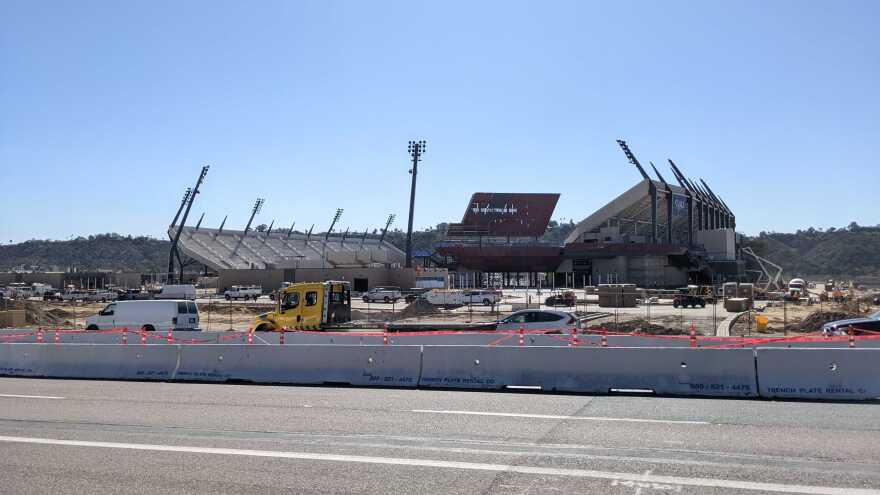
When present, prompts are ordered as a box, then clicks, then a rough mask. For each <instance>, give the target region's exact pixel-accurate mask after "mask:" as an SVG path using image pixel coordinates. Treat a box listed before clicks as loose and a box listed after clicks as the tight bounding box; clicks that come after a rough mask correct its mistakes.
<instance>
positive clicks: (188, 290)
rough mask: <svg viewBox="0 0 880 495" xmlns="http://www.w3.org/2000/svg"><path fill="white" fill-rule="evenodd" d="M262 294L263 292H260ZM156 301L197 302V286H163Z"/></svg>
mask: <svg viewBox="0 0 880 495" xmlns="http://www.w3.org/2000/svg"><path fill="white" fill-rule="evenodd" d="M260 292H261V293H262V290H260ZM156 299H189V300H190V301H195V299H196V286H195V285H192V284H180V285H163V286H162V290H161V291H160V292H159V293H158V294H156Z"/></svg>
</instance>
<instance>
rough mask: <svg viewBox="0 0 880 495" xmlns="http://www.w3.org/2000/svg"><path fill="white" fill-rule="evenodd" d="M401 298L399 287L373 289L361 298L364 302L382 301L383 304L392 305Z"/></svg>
mask: <svg viewBox="0 0 880 495" xmlns="http://www.w3.org/2000/svg"><path fill="white" fill-rule="evenodd" d="M402 298H403V293H402V292H401V291H400V288H399V287H373V288H372V289H370V290H369V291H367V292H366V293H365V294H364V296H363V300H364V302H378V301H382V302H385V303H393V302H397V300H398V299H402Z"/></svg>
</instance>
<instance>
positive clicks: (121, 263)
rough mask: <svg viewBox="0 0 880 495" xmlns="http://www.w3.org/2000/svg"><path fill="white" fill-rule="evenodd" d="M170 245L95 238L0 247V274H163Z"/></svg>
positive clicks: (140, 239)
mask: <svg viewBox="0 0 880 495" xmlns="http://www.w3.org/2000/svg"><path fill="white" fill-rule="evenodd" d="M170 249H171V242H170V241H166V240H158V239H154V238H152V237H132V236H122V235H119V234H98V235H90V236H88V237H77V238H76V239H73V240H69V241H45V240H31V241H26V242H22V243H20V244H11V245H6V246H0V271H8V270H12V269H15V268H18V267H21V266H24V267H25V268H30V267H35V268H36V269H37V270H38V271H69V270H72V269H74V268H75V269H77V270H79V271H86V270H98V269H106V270H113V271H125V272H143V273H150V272H164V271H166V270H167V269H168V252H169V250H170Z"/></svg>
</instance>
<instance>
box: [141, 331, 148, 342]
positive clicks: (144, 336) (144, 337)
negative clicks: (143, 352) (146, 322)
mask: <svg viewBox="0 0 880 495" xmlns="http://www.w3.org/2000/svg"><path fill="white" fill-rule="evenodd" d="M141 345H147V332H145V331H143V330H141Z"/></svg>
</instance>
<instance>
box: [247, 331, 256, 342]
mask: <svg viewBox="0 0 880 495" xmlns="http://www.w3.org/2000/svg"><path fill="white" fill-rule="evenodd" d="M247 343H248V344H253V343H254V330H253V329H252V328H248V334H247Z"/></svg>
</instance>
